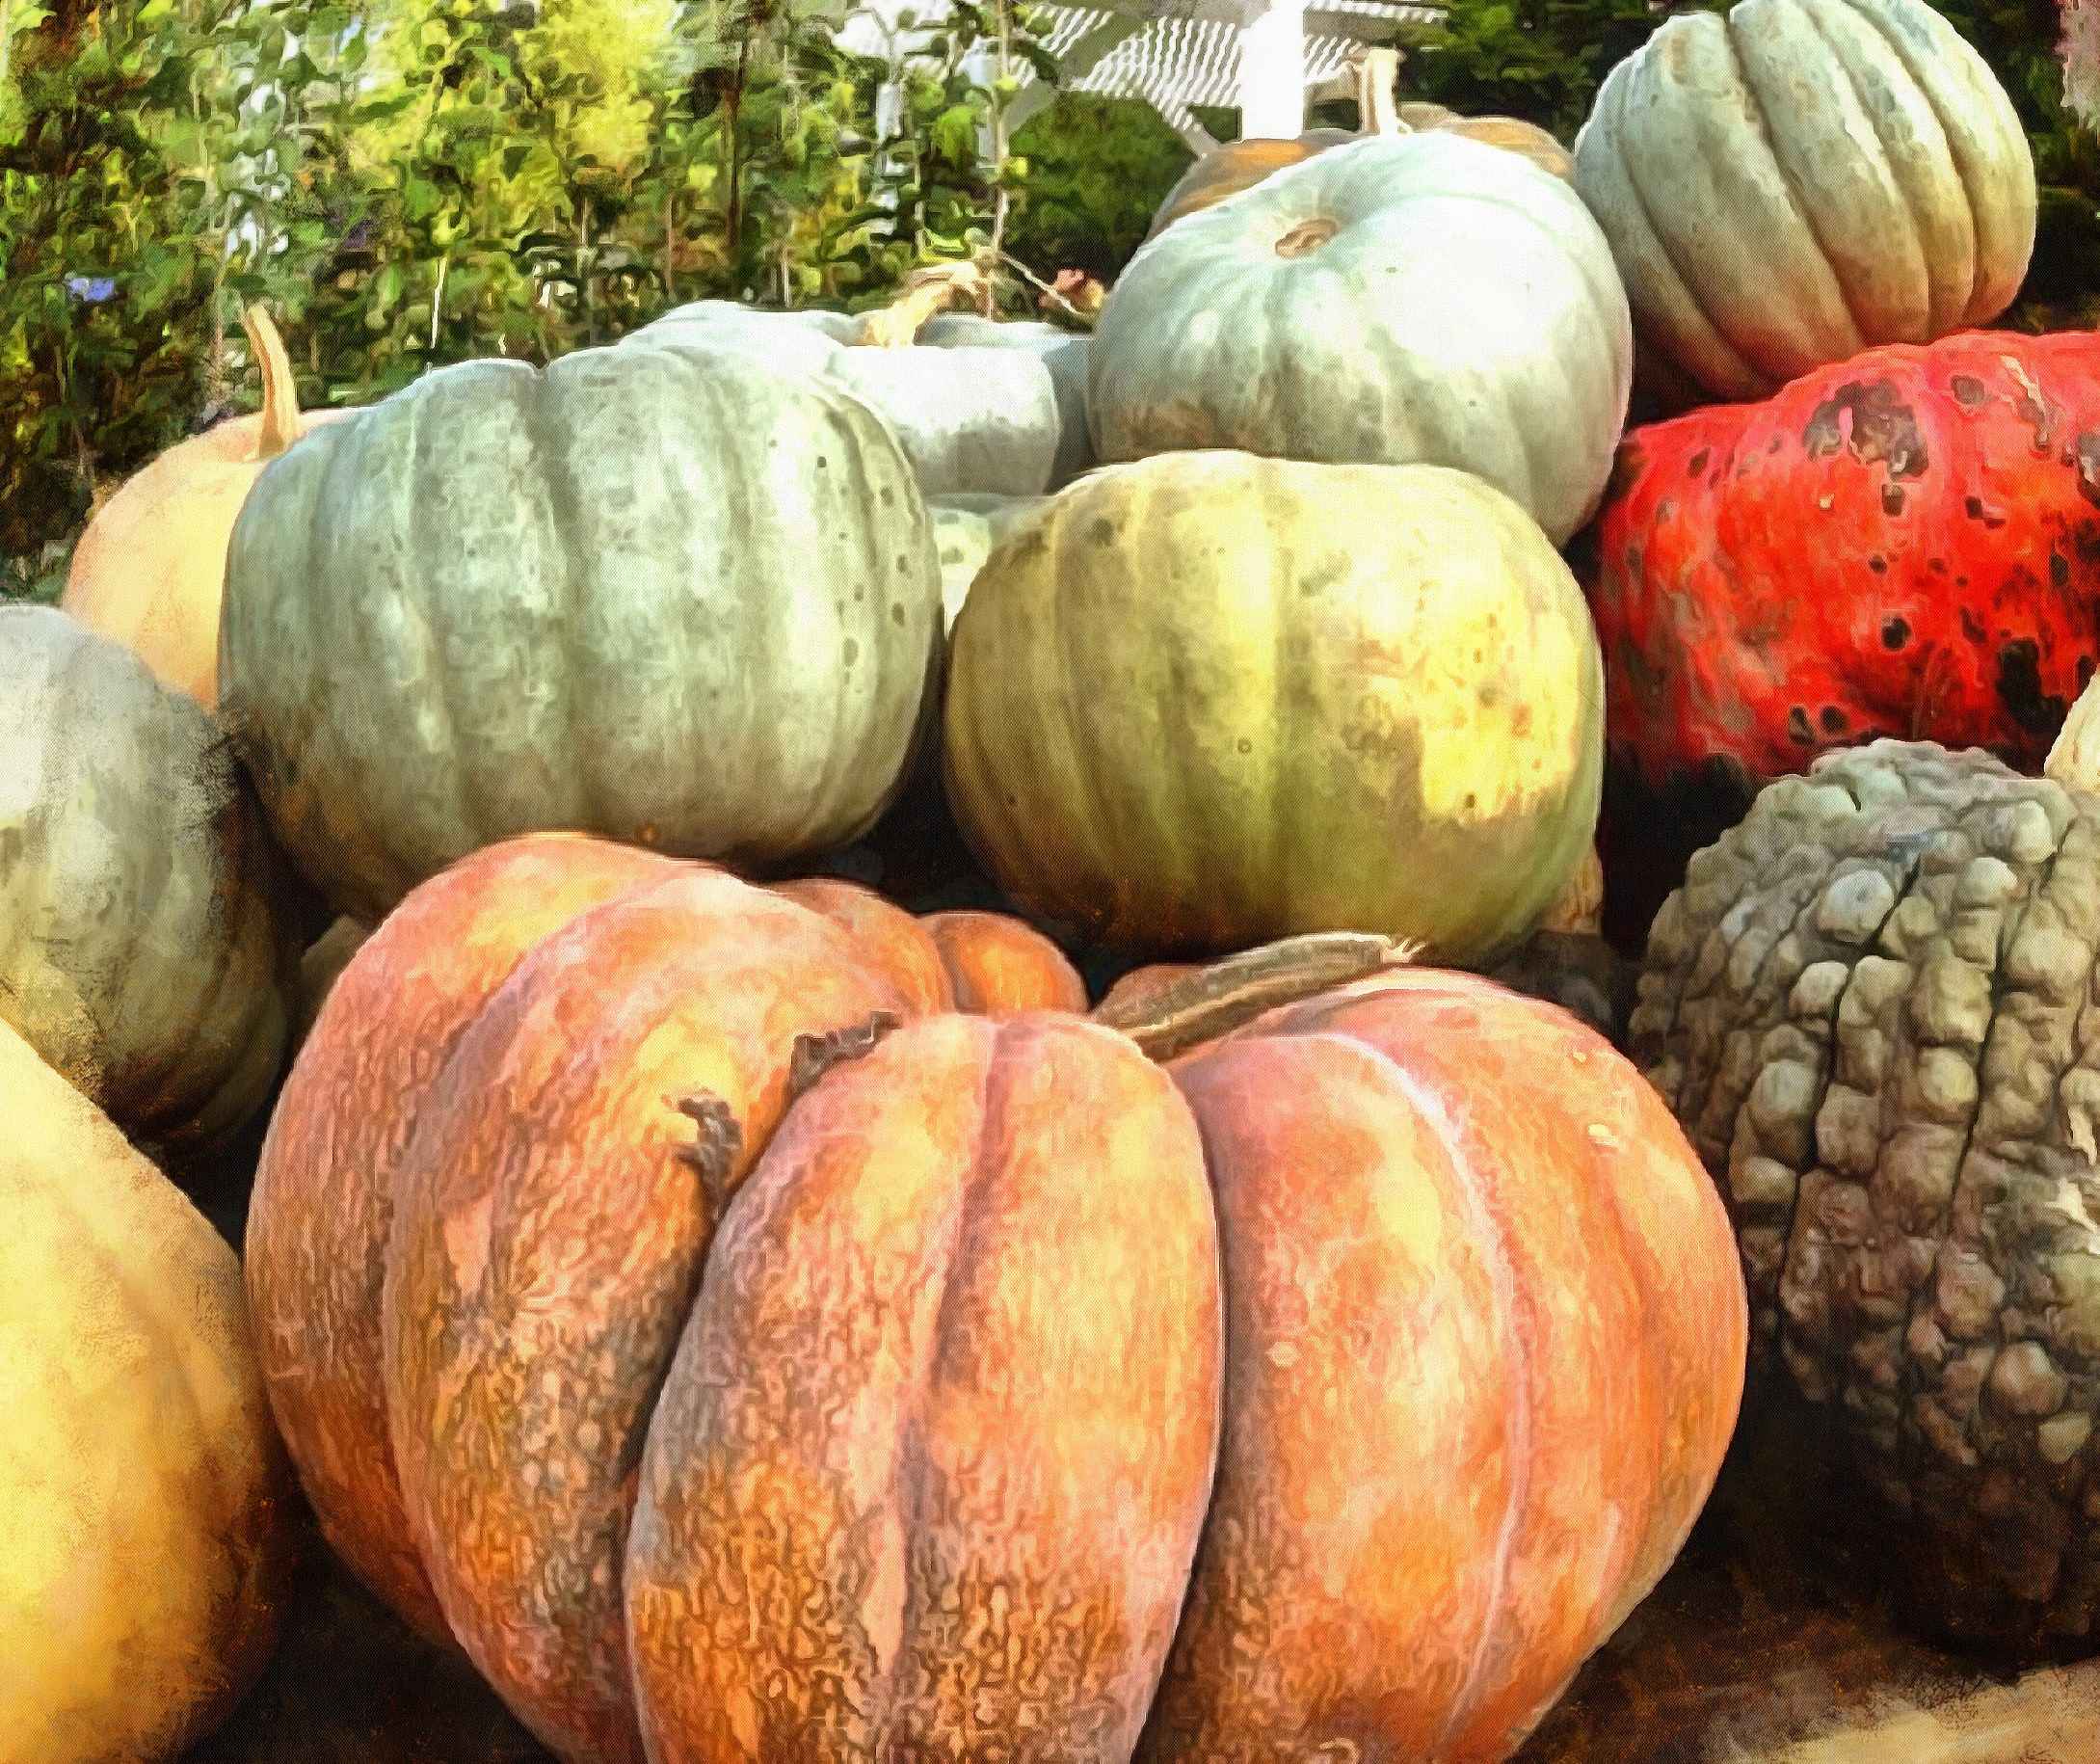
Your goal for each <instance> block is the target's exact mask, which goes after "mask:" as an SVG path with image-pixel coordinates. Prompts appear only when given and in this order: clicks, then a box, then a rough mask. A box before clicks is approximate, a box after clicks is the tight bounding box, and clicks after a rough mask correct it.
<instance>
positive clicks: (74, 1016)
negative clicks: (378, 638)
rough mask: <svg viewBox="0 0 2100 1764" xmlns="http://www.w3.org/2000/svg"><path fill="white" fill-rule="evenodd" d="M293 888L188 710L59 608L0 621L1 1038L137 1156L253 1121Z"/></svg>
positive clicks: (288, 998)
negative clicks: (106, 1122)
mask: <svg viewBox="0 0 2100 1764" xmlns="http://www.w3.org/2000/svg"><path fill="white" fill-rule="evenodd" d="M287 880H288V877H287V875H286V873H285V867H284V864H283V860H282V857H281V855H280V854H279V853H278V852H277V851H276V849H275V848H274V847H273V845H272V843H271V841H270V839H269V836H268V834H267V832H266V830H265V828H264V825H263V817H262V814H261V811H260V809H259V807H258V805H257V803H256V802H255V799H254V797H253V793H252V792H251V790H250V789H249V787H248V784H247V782H246V780H245V779H243V777H242V776H241V774H240V771H239V769H238V767H237V766H236V765H235V763H234V762H233V759H232V757H231V756H230V755H229V754H228V753H226V750H225V747H224V745H223V743H222V742H221V741H220V739H219V738H218V736H217V735H216V733H215V731H214V730H213V728H212V726H211V724H210V721H209V720H208V719H207V717H206V716H205V714H204V711H203V710H202V709H201V708H199V706H198V705H197V703H196V702H195V701H194V700H192V699H190V698H189V697H187V696H186V695H184V694H182V693H180V692H177V691H175V690H174V689H173V687H171V686H166V685H163V684H162V683H161V682H159V681H157V680H155V679H154V678H153V677H152V675H150V674H149V673H148V672H147V671H146V665H145V663H144V662H143V661H141V660H140V659H139V657H138V656H137V655H133V654H132V653H131V652H130V651H129V650H127V649H125V648H123V647H122V646H121V645H120V644H118V643H117V642H115V641H114V640H113V639H111V638H108V637H103V636H99V635H97V634H96V633H94V632H93V631H91V630H89V629H88V628H86V627H85V626H83V625H81V624H80V623H79V622H78V621H76V620H74V619H73V618H72V617H70V616H69V615H68V614H66V613H63V612H60V611H59V610H57V609H56V608H55V607H49V606H21V605H16V606H6V607H0V1020H4V1021H6V1022H8V1023H10V1024H12V1025H13V1027H14V1028H15V1029H16V1030H18V1031H19V1032H20V1033H21V1034H22V1035H23V1037H24V1038H25V1039H26V1040H27V1041H28V1042H29V1043H30V1045H31V1046H32V1047H34V1048H35V1049H36V1050H37V1052H38V1054H39V1055H40V1056H41V1057H42V1058H44V1059H45V1060H47V1061H48V1062H49V1063H50V1064H52V1065H53V1066H55V1067H57V1069H58V1070H59V1071H60V1072H61V1073H62V1074H63V1075H64V1076H65V1077H66V1080H67V1081H68V1082H71V1083H72V1084H73V1085H74V1086H75V1087H76V1088H77V1089H79V1090H80V1091H81V1092H82V1093H83V1094H85V1095H86V1096H87V1097H88V1098H89V1099H90V1100H91V1101H93V1103H94V1104H95V1105H96V1106H97V1107H98V1108H100V1109H102V1110H103V1111H104V1112H105V1113H107V1114H109V1115H110V1116H111V1117H112V1118H113V1119H114V1120H115V1121H116V1122H117V1123H118V1125H119V1126H120V1128H122V1129H123V1130H124V1132H125V1133H127V1134H129V1135H131V1136H133V1137H134V1138H136V1139H141V1140H146V1141H149V1142H151V1143H153V1144H155V1145H157V1146H160V1147H164V1148H167V1147H175V1146H198V1145H202V1144H206V1143H211V1142H215V1141H217V1140H219V1139H221V1138H223V1137H224V1136H226V1135H228V1134H230V1133H232V1132H234V1131H235V1130H237V1129H238V1128H239V1127H240V1126H241V1125H242V1124H243V1123H244V1122H246V1121H247V1120H248V1119H249V1118H250V1117H251V1116H253V1113H254V1112H255V1110H256V1109H258V1108H260V1107H261V1105H262V1103H263V1100H264V1098H265V1097H266V1095H267V1094H268V1092H269V1089H270V1086H271V1085H272V1084H273V1083H274V1082H276V1080H277V1077H278V1073H279V1068H280V1065H281V1062H282V1058H283V1054H284V1049H285V1045H286V1041H287V1038H288V1036H289V1034H290V1032H291V1028H292V1017H293V1011H294V1008H295V998H294V976H295V973H296V967H297V962H298V941H297V935H296V927H295V925H294V924H293V922H292V916H291V915H290V913H289V912H288V911H287V910H286V909H285V906H284V904H283V900H284V891H283V889H282V887H281V884H283V883H284V882H286V881H287Z"/></svg>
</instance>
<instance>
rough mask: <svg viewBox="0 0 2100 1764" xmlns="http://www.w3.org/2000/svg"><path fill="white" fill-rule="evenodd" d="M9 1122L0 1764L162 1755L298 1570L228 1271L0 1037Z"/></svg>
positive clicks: (118, 1149) (201, 1232)
mask: <svg viewBox="0 0 2100 1764" xmlns="http://www.w3.org/2000/svg"><path fill="white" fill-rule="evenodd" d="M0 1119H4V1120H5V1121H6V1122H7V1132H6V1133H5V1135H4V1136H0V1222H4V1224H5V1229H4V1230H0V1415H5V1416H6V1426H5V1428H0V1764H89V1761H90V1760H93V1761H95V1764H101V1761H104V1760H133V1759H143V1758H159V1757H170V1756H173V1755H174V1754H175V1753H176V1752H178V1751H181V1750H182V1749H184V1748H185V1747H187V1746H190V1745H192V1744H194V1743H195V1741H196V1740H197V1739H198V1738H199V1736H200V1735H202V1734H203V1733H205V1732H206V1731H208V1730H209V1729H210V1728H211V1727H213V1726H215V1725H216V1724H218V1722H219V1721H220V1720H221V1719H222V1718H223V1717H224V1716H225V1715H226V1712H227V1710H228V1709H230V1708H231V1707H232V1705H233V1703H234V1702H235V1701H236V1700H238V1698H239V1697H241V1696H242V1694H243V1693H244V1692H245V1691H246V1690H247V1689H248V1687H249V1685H250V1684H251V1683H252V1682H253V1679H254V1678H255V1676H256V1674H257V1673H258V1672H260V1670H262V1666H263V1663H264V1661H265V1660H266V1659H267V1658H268V1656H269V1653H270V1650H271V1648H272V1647H273V1646H274V1645H275V1644H276V1639H277V1631H278V1624H279V1614H280V1610H281V1606H282V1603H283V1597H284V1592H285V1588H286V1583H287V1579H288V1575H289V1571H290V1567H291V1554H292V1531H291V1512H292V1509H291V1506H290V1504H289V1503H290V1491H291V1483H290V1481H289V1477H288V1473H287V1470H286V1466H285V1462H284V1458H283V1457H282V1452H281V1448H280V1447H279V1443H278V1438H277V1434H276V1431H275V1430H274V1429H273V1427H272V1425H271V1421H270V1411H269V1407H268V1405H267V1403H266V1400H265V1398H264V1395H263V1388H262V1377H261V1374H260V1373H259V1372H258V1370H257V1368H256V1361H255V1355H254V1350H253V1345H252V1342H251V1339H250V1335H249V1327H248V1310H247V1303H246V1299H245V1297H244V1295H243V1292H242V1287H241V1271H240V1267H239V1264H238V1263H237V1262H236V1261H235V1259H234V1255H233V1251H232V1249H231V1248H230V1247H229V1246H228V1245H227V1243H226V1241H225V1240H224V1239H223V1238H221V1237H220V1236H219V1234H218V1233H217V1232H216V1231H215V1230H213V1229H212V1227H211V1225H210V1224H209V1223H208V1222H207V1221H206V1220H205V1218H204V1217H203V1216H202V1215H201V1214H199V1212H198V1211H197V1209H196V1208H195V1207H193V1206H192V1205H191V1204H190V1202H189V1201H188V1200H187V1199H186V1198H185V1197H184V1196H183V1195H182V1193H181V1191H180V1190H179V1189H176V1188H175V1187H174V1185H173V1183H171V1182H169V1181H168V1180H167V1178H166V1177H164V1176H162V1175H161V1173H160V1172H159V1171H158V1170H156V1169H155V1168H154V1167H153V1165H152V1164H151V1163H147V1162H146V1159H145V1158H143V1157H142V1156H140V1154H139V1153H137V1152H135V1151H134V1150H132V1148H131V1147H130V1146H129V1145H128V1144H127V1143H126V1142H125V1140H124V1137H123V1136H122V1135H121V1134H120V1133H119V1132H118V1130H117V1128H116V1127H115V1126H114V1125H113V1124H112V1123H111V1121H110V1120H109V1118H108V1117H107V1116H105V1115H104V1114H102V1113H101V1111H100V1110H99V1109H95V1108H94V1106H93V1104H91V1103H90V1102H88V1100H87V1099H86V1098H85V1097H83V1096H81V1095H80V1094H79V1093H78V1092H77V1091H75V1090H74V1089H73V1088H72V1087H71V1086H70V1085H68V1084H67V1083H66V1081H65V1080H64V1079H62V1078H60V1077H59V1075H58V1074H57V1073H56V1072H54V1071H53V1070H52V1069H51V1068H50V1067H49V1066H47V1065H45V1064H44V1063H43V1061H42V1060H40V1058H38V1057H37V1056H36V1054H35V1053H34V1052H32V1051H31V1049H30V1047H29V1044H28V1043H27V1042H25V1041H24V1040H23V1039H22V1038H21V1037H20V1036H19V1035H17V1034H16V1033H15V1032H14V1031H13V1029H10V1028H9V1027H8V1026H7V1025H6V1024H5V1023H0Z"/></svg>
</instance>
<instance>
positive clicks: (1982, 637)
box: [1961, 606, 1990, 643]
mask: <svg viewBox="0 0 2100 1764" xmlns="http://www.w3.org/2000/svg"><path fill="white" fill-rule="evenodd" d="M1961 634H1962V635H1963V636H1964V637H1966V638H1968V640H1969V641H1970V642H1971V643H1986V642H1988V641H1989V640H1990V633H1989V632H1988V631H1986V630H1985V629H1984V628H1983V622H1982V620H1980V619H1979V618H1978V617H1977V616H1976V614H1975V613H1973V612H1971V611H1970V610H1969V609H1968V608H1967V607H1966V606H1964V607H1963V608H1962V609H1961Z"/></svg>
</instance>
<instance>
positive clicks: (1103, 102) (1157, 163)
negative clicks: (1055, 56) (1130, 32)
mask: <svg viewBox="0 0 2100 1764" xmlns="http://www.w3.org/2000/svg"><path fill="white" fill-rule="evenodd" d="M1014 145H1015V147H1017V148H1018V149H1019V150H1020V151H1021V153H1022V154H1023V155H1024V156H1025V158H1026V159H1027V162H1028V182H1027V189H1026V191H1025V193H1024V194H1023V198H1022V200H1021V202H1020V204H1019V209H1018V212H1017V213H1016V215H1015V218H1014V223H1013V241H1014V248H1015V250H1016V251H1017V252H1019V253H1020V254H1021V255H1022V256H1023V257H1025V258H1027V259H1028V261H1030V262H1031V263H1047V264H1054V265H1056V266H1057V267H1058V268H1060V269H1062V268H1072V269H1080V270H1085V271H1086V272H1087V273H1088V274H1090V275H1093V276H1096V277H1098V278H1100V279H1101V280H1102V281H1104V282H1105V281H1111V280H1113V279H1114V277H1115V275H1116V274H1117V272H1118V271H1120V270H1121V269H1122V267H1123V266H1124V264H1126V263H1128V262H1129V261H1130V254H1131V253H1132V252H1134V251H1136V250H1137V248H1138V246H1139V244H1140V243H1141V242H1142V241H1143V239H1144V237H1145V229H1146V228H1147V227H1150V226H1151V225H1152V217H1153V215H1154V214H1155V213H1156V211H1157V209H1158V206H1159V204H1160V203H1161V202H1162V201H1164V200H1166V194H1167V192H1168V191H1169V190H1171V189H1172V188H1173V187H1174V181H1175V179H1176V178H1178V177H1180V176H1181V174H1183V172H1184V171H1186V170H1187V169H1188V165H1189V162H1190V160H1191V159H1192V158H1193V155H1192V154H1191V153H1190V152H1189V150H1188V147H1187V145H1186V144H1185V143H1184V142H1183V140H1182V138H1181V137H1180V136H1179V135H1177V134H1176V133H1175V132H1174V131H1173V129H1171V128H1169V127H1168V126H1167V124H1166V122H1165V121H1164V120H1161V118H1160V116H1159V113H1158V112H1157V111H1156V110H1154V109H1153V107H1152V106H1151V105H1149V104H1146V103H1143V102H1141V101H1140V100H1137V99H1134V98H1100V97H1095V96H1093V95H1091V94H1085V93H1064V94H1060V95H1059V96H1058V97H1057V99H1056V100H1055V101H1054V102H1053V103H1052V104H1050V107H1049V108H1048V109H1046V110H1044V111H1042V112H1041V113H1040V114H1039V115H1037V116H1035V117H1033V118H1031V119H1030V120H1028V122H1027V123H1026V124H1025V125H1024V126H1023V128H1022V130H1021V131H1020V133H1019V134H1018V135H1017V136H1016V137H1015V141H1014Z"/></svg>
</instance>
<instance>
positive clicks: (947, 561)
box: [926, 495, 1045, 630]
mask: <svg viewBox="0 0 2100 1764" xmlns="http://www.w3.org/2000/svg"><path fill="white" fill-rule="evenodd" d="M1044 501H1045V498H1044V497H1042V496H998V495H952V496H933V497H929V498H928V500H927V503H926V511H927V513H928V514H930V515H931V516H932V517H933V534H934V543H935V544H936V545H937V546H939V547H940V550H941V611H942V617H943V619H944V622H945V625H946V628H948V629H951V630H952V629H953V628H954V626H955V615H956V614H957V613H959V612H961V611H962V610H963V602H964V601H966V600H968V599H969V598H970V583H971V582H973V581H975V580H976V579H977V572H978V570H979V569H981V568H982V567H983V564H984V560H985V559H986V558H987V557H989V556H991V555H992V548H993V547H994V546H995V545H997V543H998V542H999V541H1000V540H1001V539H1003V538H1004V537H1005V536H1006V535H1007V534H1008V533H1009V532H1011V531H1012V530H1013V529H1014V528H1015V527H1016V526H1018V525H1019V524H1020V523H1021V522H1022V521H1023V520H1025V519H1026V518H1027V516H1028V515H1029V513H1030V512H1031V511H1033V510H1035V509H1038V508H1041V507H1042V506H1043V503H1044Z"/></svg>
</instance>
